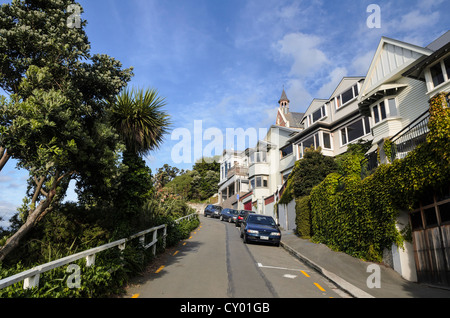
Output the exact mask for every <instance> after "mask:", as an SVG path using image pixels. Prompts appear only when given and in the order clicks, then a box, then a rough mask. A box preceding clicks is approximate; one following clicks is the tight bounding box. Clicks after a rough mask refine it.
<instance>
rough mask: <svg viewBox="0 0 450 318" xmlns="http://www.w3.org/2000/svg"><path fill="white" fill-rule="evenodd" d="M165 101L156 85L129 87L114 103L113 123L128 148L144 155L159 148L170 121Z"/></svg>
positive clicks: (112, 111)
mask: <svg viewBox="0 0 450 318" xmlns="http://www.w3.org/2000/svg"><path fill="white" fill-rule="evenodd" d="M165 105H166V103H165V102H164V99H163V98H161V97H159V96H158V92H157V91H156V90H155V89H147V90H145V91H144V90H142V89H141V90H135V89H133V90H131V91H129V90H128V89H127V90H125V91H124V92H122V93H121V94H120V95H118V96H117V98H116V100H115V101H114V102H113V103H112V104H111V106H112V108H111V114H110V116H111V119H110V120H111V124H112V126H113V127H114V128H116V130H117V131H118V133H119V135H120V137H121V138H122V139H123V141H124V143H125V146H126V148H127V150H128V151H130V152H134V153H136V154H139V155H145V154H147V153H148V152H150V151H151V150H154V149H157V148H159V146H160V145H161V143H162V141H163V139H164V135H165V134H166V133H167V132H168V126H169V125H170V121H169V115H168V114H166V113H165V112H164V111H162V107H164V106H165Z"/></svg>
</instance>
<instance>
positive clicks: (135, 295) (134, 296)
mask: <svg viewBox="0 0 450 318" xmlns="http://www.w3.org/2000/svg"><path fill="white" fill-rule="evenodd" d="M138 297H139V294H134V295H133V296H131V298H138Z"/></svg>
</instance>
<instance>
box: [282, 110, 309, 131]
mask: <svg viewBox="0 0 450 318" xmlns="http://www.w3.org/2000/svg"><path fill="white" fill-rule="evenodd" d="M304 115H305V114H304V113H295V112H289V113H287V114H285V116H286V119H287V120H288V121H289V127H291V128H303V124H302V118H303V116H304Z"/></svg>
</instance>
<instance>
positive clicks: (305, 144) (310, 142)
mask: <svg viewBox="0 0 450 318" xmlns="http://www.w3.org/2000/svg"><path fill="white" fill-rule="evenodd" d="M302 144H303V145H302V150H303V151H302V153H305V150H306V149H308V148H311V147H312V146H314V148H315V145H314V136H311V137H309V138H308V139H306V140H305V141H304V142H302Z"/></svg>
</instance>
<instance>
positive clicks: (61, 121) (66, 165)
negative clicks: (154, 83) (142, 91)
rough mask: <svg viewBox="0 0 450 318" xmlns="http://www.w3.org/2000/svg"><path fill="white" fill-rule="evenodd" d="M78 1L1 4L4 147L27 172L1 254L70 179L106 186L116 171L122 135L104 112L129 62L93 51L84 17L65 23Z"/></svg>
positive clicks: (0, 148) (0, 128)
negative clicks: (15, 222)
mask: <svg viewBox="0 0 450 318" xmlns="http://www.w3.org/2000/svg"><path fill="white" fill-rule="evenodd" d="M74 3H75V2H74V1H70V0H46V1H24V0H21V1H20V0H16V1H13V2H12V3H11V4H4V5H2V6H1V7H0V34H2V40H1V41H0V87H1V88H2V89H4V90H5V91H6V92H7V93H8V94H10V95H9V98H2V99H1V100H0V121H1V122H0V135H1V138H0V154H1V155H2V160H3V161H4V160H5V159H6V160H7V159H8V158H15V159H17V160H18V166H19V167H20V168H24V169H26V170H28V171H29V175H30V178H29V181H28V185H29V186H28V195H29V197H30V199H29V201H28V202H27V204H26V207H25V209H24V210H25V211H23V213H22V215H21V220H20V221H21V224H20V227H19V228H18V229H17V231H15V233H14V234H13V235H12V236H11V237H9V238H8V240H7V241H6V243H5V244H4V246H3V247H2V248H1V249H0V262H1V261H2V260H3V259H4V258H5V257H6V256H7V255H8V254H9V253H10V252H11V251H12V250H13V249H14V248H16V247H17V246H18V245H19V242H20V240H21V239H22V238H23V237H24V236H25V235H26V234H27V233H28V232H29V231H30V230H31V229H32V228H33V227H34V226H35V225H36V224H37V223H38V222H40V220H41V219H42V218H43V217H44V216H45V215H46V214H48V213H49V212H51V211H52V210H53V209H54V208H55V206H57V204H58V203H59V202H60V201H61V200H62V198H63V197H64V195H65V192H66V189H67V186H68V184H69V182H70V180H71V179H73V178H76V180H77V186H78V190H79V191H80V192H83V191H85V190H87V189H89V188H92V187H94V188H95V187H96V188H103V189H106V188H108V186H110V185H111V184H114V183H115V182H116V179H117V176H118V175H119V171H118V165H117V159H118V153H119V150H120V142H119V140H118V138H117V134H116V131H115V130H114V128H113V127H111V125H110V123H109V121H108V119H109V118H108V117H107V114H108V109H109V108H110V105H111V104H112V102H113V101H114V99H115V96H116V95H117V94H118V93H119V92H120V91H121V90H122V89H123V88H124V87H126V85H127V82H128V81H129V80H130V78H131V76H132V75H133V74H132V69H122V65H121V63H120V62H119V61H117V60H115V59H114V58H111V57H109V56H107V55H91V54H90V45H89V42H88V39H87V36H86V34H85V32H84V27H85V26H86V21H84V20H82V21H81V24H80V27H79V28H69V27H68V26H67V19H68V18H69V17H70V15H71V14H72V13H71V12H67V8H68V6H69V5H71V4H74ZM80 8H81V7H80ZM81 12H82V10H81ZM103 192H107V191H103Z"/></svg>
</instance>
